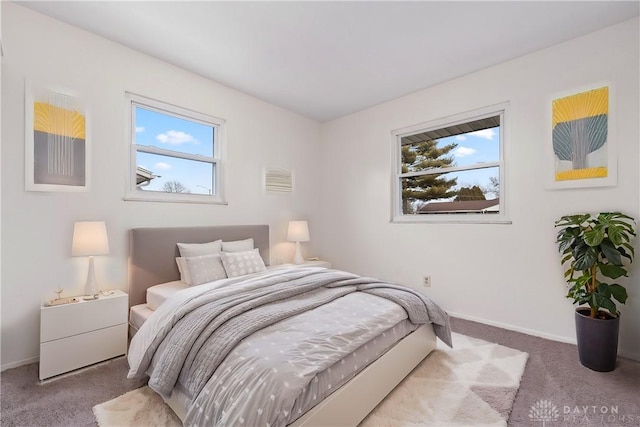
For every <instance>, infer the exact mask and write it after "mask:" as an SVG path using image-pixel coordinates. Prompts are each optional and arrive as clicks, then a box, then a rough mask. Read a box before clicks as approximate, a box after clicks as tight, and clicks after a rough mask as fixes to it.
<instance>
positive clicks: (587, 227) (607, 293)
mask: <svg viewBox="0 0 640 427" xmlns="http://www.w3.org/2000/svg"><path fill="white" fill-rule="evenodd" d="M555 226H556V227H558V228H559V231H558V235H557V239H556V243H557V244H558V249H559V251H560V254H561V256H562V260H561V264H562V265H563V266H564V267H565V273H564V277H565V279H566V281H567V283H568V285H569V292H568V293H567V298H573V302H574V304H579V307H577V308H576V314H575V319H576V336H577V341H578V354H579V356H580V363H582V364H583V365H584V366H586V367H587V368H589V369H592V370H594V371H601V372H608V371H612V370H613V369H614V368H615V365H616V358H617V354H618V330H619V326H620V312H618V309H617V308H616V303H615V301H617V302H619V303H621V304H624V303H625V301H626V300H627V290H626V289H625V288H624V287H623V286H622V285H619V284H617V283H610V282H611V280H608V279H612V280H615V279H618V278H620V277H627V276H628V274H627V268H628V266H629V265H630V264H631V262H632V261H633V257H634V250H633V246H631V243H630V242H631V239H632V237H633V236H635V235H636V233H635V222H634V219H633V218H631V217H630V216H627V215H624V214H622V213H620V212H605V213H599V214H598V215H597V216H595V215H591V214H578V215H566V216H563V217H561V218H560V219H559V220H558V221H556V223H555ZM625 264H626V265H625ZM585 305H586V306H585Z"/></svg>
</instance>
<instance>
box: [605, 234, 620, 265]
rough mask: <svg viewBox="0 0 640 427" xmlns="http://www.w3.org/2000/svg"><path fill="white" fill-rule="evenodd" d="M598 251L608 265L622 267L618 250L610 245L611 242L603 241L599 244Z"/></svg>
mask: <svg viewBox="0 0 640 427" xmlns="http://www.w3.org/2000/svg"><path fill="white" fill-rule="evenodd" d="M600 249H601V250H602V253H603V254H604V256H605V257H606V258H607V259H608V260H609V263H611V264H613V265H622V257H621V256H620V252H618V249H616V247H615V246H614V245H613V243H611V240H609V239H604V240H603V241H602V243H601V244H600Z"/></svg>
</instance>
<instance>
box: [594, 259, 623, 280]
mask: <svg viewBox="0 0 640 427" xmlns="http://www.w3.org/2000/svg"><path fill="white" fill-rule="evenodd" d="M598 268H599V269H600V272H601V273H602V274H603V275H604V276H607V277H609V278H611V279H617V278H618V277H622V276H625V277H626V276H627V270H626V269H625V268H623V267H620V266H618V265H611V264H603V263H600V262H599V263H598Z"/></svg>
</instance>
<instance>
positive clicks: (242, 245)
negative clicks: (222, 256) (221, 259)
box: [222, 239, 254, 252]
mask: <svg viewBox="0 0 640 427" xmlns="http://www.w3.org/2000/svg"><path fill="white" fill-rule="evenodd" d="M253 247H254V246H253V239H245V240H234V241H233V242H222V252H244V251H250V250H252V249H253Z"/></svg>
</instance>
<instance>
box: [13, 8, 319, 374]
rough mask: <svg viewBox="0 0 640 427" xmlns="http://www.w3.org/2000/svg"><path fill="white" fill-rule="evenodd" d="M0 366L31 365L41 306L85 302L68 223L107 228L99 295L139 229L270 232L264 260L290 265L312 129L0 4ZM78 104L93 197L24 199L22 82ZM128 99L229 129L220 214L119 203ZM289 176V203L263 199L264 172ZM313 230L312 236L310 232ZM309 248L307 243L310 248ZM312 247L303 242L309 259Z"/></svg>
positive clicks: (307, 208) (303, 204)
mask: <svg viewBox="0 0 640 427" xmlns="http://www.w3.org/2000/svg"><path fill="white" fill-rule="evenodd" d="M1 7H2V42H3V44H4V51H5V57H4V58H3V60H2V68H3V69H2V88H3V92H2V123H3V125H4V126H3V127H2V181H1V182H2V234H1V235H2V255H3V257H2V296H1V299H2V356H1V357H2V367H3V368H8V367H11V366H16V365H18V364H20V363H23V362H25V361H30V360H35V358H36V357H37V355H38V351H39V347H38V343H39V306H40V303H41V301H42V300H45V299H48V298H52V297H55V294H54V293H53V290H54V289H55V288H57V287H58V286H60V287H63V288H64V289H65V294H66V295H74V294H78V293H81V292H82V289H83V283H84V280H85V278H86V271H87V260H86V259H82V258H71V237H72V230H73V222H74V221H76V220H104V221H106V223H107V229H108V233H109V239H110V244H111V254H110V255H109V256H105V257H97V258H96V272H97V275H98V278H99V280H101V282H102V286H103V287H112V288H119V289H123V290H126V289H127V256H128V240H127V230H128V229H129V228H132V227H137V226H169V225H174V226H176V225H210V224H258V223H259V224H263V223H266V224H269V225H270V226H271V242H272V245H273V249H272V255H271V260H272V262H282V261H284V260H285V259H290V257H291V256H292V255H293V244H292V243H283V242H284V240H285V237H286V226H287V221H288V220H290V219H304V218H309V219H310V220H311V224H315V223H317V222H318V221H317V220H315V219H314V212H316V211H317V209H318V208H319V201H318V200H317V196H316V193H317V188H316V187H317V180H316V178H317V176H318V175H319V171H318V165H319V162H317V161H314V160H316V159H317V157H318V155H319V149H320V144H319V124H318V123H317V122H315V121H312V120H309V119H306V118H303V117H301V116H299V115H296V114H293V113H291V112H288V111H286V110H283V109H281V108H278V107H275V106H273V105H270V104H267V103H265V102H262V101H260V100H257V99H255V98H253V97H250V96H247V95H245V94H242V93H240V92H237V91H234V90H232V89H229V88H227V87H225V86H222V85H220V84H216V83H213V82H211V81H209V80H206V79H204V78H202V77H199V76H197V75H194V74H191V73H188V72H186V71H184V70H181V69H179V68H176V67H174V66H171V65H168V64H166V63H163V62H161V61H158V60H155V59H153V58H150V57H148V56H144V55H142V54H140V53H137V52H135V51H133V50H130V49H127V48H124V47H122V46H120V45H117V44H114V43H112V42H109V41H107V40H105V39H102V38H99V37H96V36H93V35H91V34H89V33H86V32H84V31H82V30H79V29H76V28H73V27H71V26H68V25H66V24H63V23H61V22H58V21H55V20H52V19H50V18H47V17H45V16H43V15H40V14H37V13H35V12H32V11H30V10H28V9H25V8H23V7H21V6H18V5H16V4H14V3H9V2H2V6H1ZM26 77H28V78H29V79H31V80H32V81H33V82H34V83H40V84H55V85H58V86H63V87H68V88H70V89H73V90H76V91H79V92H81V93H83V94H86V95H87V97H88V103H89V107H90V114H91V119H92V132H91V135H90V137H91V141H90V143H91V144H93V153H92V158H91V163H92V167H93V173H92V180H93V183H92V189H91V191H90V192H87V193H81V194H73V193H36V192H25V190H24V188H25V187H24V141H25V135H24V132H25V123H24V111H25V108H24V96H25V95H24V92H25V89H24V80H25V78H26ZM125 91H132V92H135V93H138V94H141V95H146V96H149V97H153V98H156V99H159V100H162V101H165V102H169V103H173V104H176V105H179V106H182V107H186V108H190V109H193V110H197V111H200V112H203V113H206V114H210V115H214V116H218V117H222V118H224V119H226V120H227V127H226V131H227V150H226V151H227V163H226V166H227V187H226V195H227V200H228V202H229V204H228V206H220V205H197V204H177V203H149V202H131V201H129V202H125V201H123V196H124V194H125V177H126V174H127V168H128V151H127V150H128V147H127V145H126V141H124V126H125V98H124V93H125ZM265 165H279V166H283V167H287V168H292V169H293V170H294V171H295V177H296V191H295V193H294V194H293V195H277V196H274V195H265V194H264V193H263V190H262V187H261V185H262V171H263V167H264V166H265ZM313 232H314V229H313V226H312V229H311V233H313ZM314 241H315V239H314ZM314 241H312V242H309V244H305V250H306V251H308V253H313V244H314Z"/></svg>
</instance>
